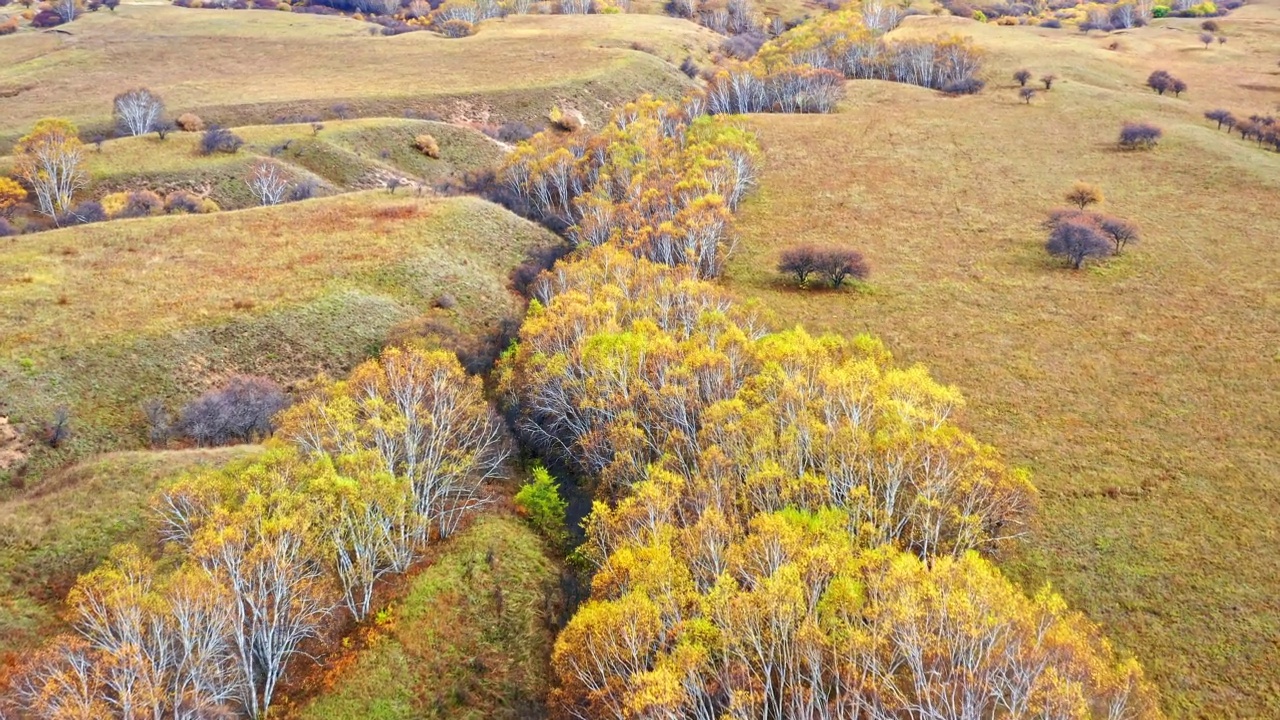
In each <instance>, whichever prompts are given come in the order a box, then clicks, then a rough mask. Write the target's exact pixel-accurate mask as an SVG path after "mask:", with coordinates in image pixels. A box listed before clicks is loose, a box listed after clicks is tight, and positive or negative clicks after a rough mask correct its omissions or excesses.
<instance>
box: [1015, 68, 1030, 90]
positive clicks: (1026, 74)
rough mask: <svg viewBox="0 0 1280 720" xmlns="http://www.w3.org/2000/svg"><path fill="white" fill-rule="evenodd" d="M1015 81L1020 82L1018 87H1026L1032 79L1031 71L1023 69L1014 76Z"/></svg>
mask: <svg viewBox="0 0 1280 720" xmlns="http://www.w3.org/2000/svg"><path fill="white" fill-rule="evenodd" d="M1013 79H1014V80H1016V81H1017V82H1018V87H1026V86H1027V81H1029V80H1030V79H1031V71H1030V70H1027V69H1026V68H1023V69H1022V70H1018V71H1017V72H1015V73H1014V74H1013Z"/></svg>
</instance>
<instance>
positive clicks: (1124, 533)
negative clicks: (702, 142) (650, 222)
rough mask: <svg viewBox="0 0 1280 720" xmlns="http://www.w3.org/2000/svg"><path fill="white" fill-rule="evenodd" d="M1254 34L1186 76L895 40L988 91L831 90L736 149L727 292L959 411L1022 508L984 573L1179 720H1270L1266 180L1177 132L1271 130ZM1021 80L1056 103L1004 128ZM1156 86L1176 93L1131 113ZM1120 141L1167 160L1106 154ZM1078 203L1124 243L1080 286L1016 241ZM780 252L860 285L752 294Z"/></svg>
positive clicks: (1274, 232)
mask: <svg viewBox="0 0 1280 720" xmlns="http://www.w3.org/2000/svg"><path fill="white" fill-rule="evenodd" d="M1278 21H1280V12H1278V11H1277V8H1276V4H1275V3H1274V2H1270V3H1268V4H1266V5H1264V6H1256V7H1255V6H1249V7H1246V8H1243V9H1242V10H1240V11H1238V12H1236V13H1233V14H1232V15H1230V16H1229V17H1228V18H1226V19H1225V20H1223V21H1222V25H1223V27H1224V28H1225V30H1224V31H1225V32H1226V33H1227V34H1228V35H1229V36H1230V37H1231V41H1230V42H1229V43H1228V44H1227V45H1226V46H1225V47H1223V48H1218V47H1215V48H1214V49H1212V50H1210V51H1208V52H1202V50H1203V46H1200V48H1201V50H1195V48H1194V45H1195V34H1194V32H1193V31H1192V30H1190V29H1188V28H1189V27H1194V26H1195V24H1193V21H1190V20H1179V21H1169V22H1162V23H1158V24H1157V26H1155V27H1150V28H1147V29H1144V30H1140V31H1135V32H1130V33H1121V34H1115V35H1112V36H1108V37H1106V38H1103V37H1083V36H1081V35H1079V34H1070V35H1068V34H1066V33H1064V32H1062V31H1050V30H1042V29H1036V28H1020V27H996V26H992V25H981V24H977V23H973V22H969V21H961V20H957V19H930V18H920V19H911V20H910V21H908V23H907V24H906V25H905V26H904V28H903V29H902V30H900V31H899V32H900V33H903V34H908V33H926V34H927V33H932V32H936V31H937V30H938V29H940V28H946V29H949V30H958V31H961V32H964V33H968V34H971V35H973V36H974V37H975V39H976V41H977V43H978V44H979V45H980V46H981V47H983V48H985V49H987V50H988V53H989V60H988V67H987V71H988V77H989V78H990V82H989V85H988V88H987V90H985V91H984V92H983V93H982V94H980V95H977V96H972V97H964V98H950V97H945V96H943V95H940V94H937V93H932V92H929V91H926V90H923V89H920V88H915V87H906V86H899V85H891V84H887V83H879V82H852V83H849V85H848V95H849V97H848V100H847V101H846V102H845V103H844V105H843V106H842V108H841V110H840V112H839V113H838V114H834V115H829V116H802V117H801V116H758V117H753V118H751V120H750V123H749V124H750V125H751V127H753V128H754V129H756V130H757V131H759V133H760V134H761V142H762V144H763V145H764V147H765V151H766V162H767V164H766V167H765V170H764V174H763V178H762V182H761V187H760V189H759V191H758V192H757V193H756V194H755V195H754V196H753V197H752V198H751V199H750V200H749V201H748V202H747V204H746V207H745V209H744V211H743V213H742V216H741V222H740V229H741V231H742V233H743V235H744V237H743V242H742V244H741V246H740V252H739V254H738V256H737V257H736V259H735V260H734V262H733V265H732V267H731V270H730V273H729V284H730V285H731V286H732V287H733V288H734V289H735V290H736V291H738V292H739V293H740V294H742V295H746V296H750V297H754V298H759V299H760V300H762V301H763V302H764V304H766V305H767V306H769V307H770V308H773V309H775V310H776V311H777V312H778V313H779V314H780V315H781V316H782V317H783V318H785V319H786V320H787V321H791V322H803V323H804V324H805V325H806V326H808V327H810V328H815V329H822V330H831V331H836V332H840V333H856V332H861V331H869V332H873V333H875V334H877V335H879V336H881V337H882V338H884V339H885V340H886V341H887V343H888V345H889V347H890V348H892V349H893V350H894V352H895V354H896V355H898V356H899V357H902V358H903V359H905V360H908V361H919V362H923V363H926V364H927V365H928V366H929V367H930V368H931V369H932V371H933V372H934V373H935V374H937V375H938V376H939V377H941V378H943V379H944V380H946V381H947V382H950V383H954V384H956V385H958V386H959V387H960V388H961V389H962V390H963V391H964V393H965V394H966V396H967V397H968V399H969V406H968V409H967V411H966V414H967V418H966V420H965V421H966V423H967V424H968V425H970V426H971V427H973V428H974V429H975V431H976V432H977V434H978V435H979V436H980V437H982V438H983V439H984V440H987V441H989V442H993V443H994V444H995V445H996V446H998V447H1000V448H1001V449H1002V450H1003V451H1005V452H1006V453H1007V454H1008V455H1009V456H1010V457H1011V459H1012V460H1013V461H1015V462H1017V463H1019V464H1022V465H1026V466H1028V467H1030V468H1031V469H1032V471H1033V473H1034V479H1035V482H1036V484H1037V485H1038V486H1039V487H1040V488H1041V489H1042V491H1043V493H1044V510H1043V513H1042V528H1041V530H1040V532H1039V533H1038V534H1037V535H1036V536H1035V538H1034V539H1033V540H1032V541H1031V543H1030V545H1029V546H1027V547H1026V548H1025V549H1024V551H1022V552H1021V553H1020V554H1019V555H1018V556H1017V557H1014V558H1011V559H1010V560H1011V562H1008V563H1006V567H1007V568H1009V569H1010V571H1011V572H1012V573H1013V574H1014V575H1015V576H1017V577H1018V578H1020V579H1021V580H1022V581H1023V582H1024V583H1025V584H1026V585H1028V586H1032V587H1034V586H1037V585H1039V584H1041V583H1043V582H1046V581H1048V582H1051V583H1052V584H1053V585H1054V586H1055V588H1056V589H1057V590H1059V591H1060V592H1062V593H1063V594H1064V595H1065V596H1066V597H1067V599H1068V601H1069V602H1070V603H1071V604H1072V605H1073V606H1075V607H1079V608H1081V609H1082V610H1085V611H1086V612H1087V613H1088V614H1089V615H1090V616H1092V617H1093V618H1094V619H1096V620H1098V621H1099V622H1101V623H1102V624H1103V625H1104V627H1105V629H1106V633H1107V635H1108V636H1110V637H1111V638H1113V639H1115V640H1116V641H1117V643H1118V644H1119V645H1120V646H1122V647H1123V648H1124V649H1125V650H1128V651H1132V652H1133V653H1135V654H1136V655H1137V656H1138V657H1139V658H1140V659H1141V660H1142V662H1143V663H1144V665H1145V667H1146V668H1147V671H1148V674H1149V676H1150V677H1152V678H1153V679H1154V680H1155V681H1156V682H1157V683H1158V684H1159V686H1160V690H1161V692H1162V695H1163V701H1164V703H1165V705H1166V708H1167V709H1168V710H1169V711H1170V712H1171V713H1172V714H1173V715H1174V716H1177V717H1250V718H1257V717H1272V716H1277V715H1280V665H1277V664H1276V663H1275V662H1274V659H1275V651H1276V646H1275V638H1276V637H1280V574H1277V573H1276V572H1275V541H1276V538H1277V537H1280V500H1277V498H1280V470H1278V465H1277V462H1276V448H1278V447H1280V434H1278V433H1280V355H1278V354H1277V353H1278V352H1280V323H1277V317H1280V259H1278V256H1277V254H1276V252H1275V241H1276V238H1280V212H1276V210H1275V209H1276V208H1277V207H1280V154H1277V153H1274V152H1268V151H1266V150H1263V149H1259V148H1258V147H1257V146H1256V144H1255V143H1246V142H1244V141H1242V140H1241V139H1240V138H1239V137H1238V136H1235V135H1232V136H1228V135H1227V134H1226V133H1225V132H1222V131H1218V130H1216V129H1215V128H1214V125H1213V124H1212V123H1211V122H1207V121H1205V120H1204V119H1203V117H1202V113H1203V111H1205V110H1208V109H1212V108H1213V107H1218V106H1222V107H1227V108H1228V109H1231V110H1234V111H1236V112H1237V113H1238V114H1239V113H1241V112H1243V113H1245V114H1246V115H1247V114H1248V113H1249V112H1261V111H1265V110H1266V109H1267V108H1268V107H1270V106H1271V105H1273V104H1274V102H1275V100H1276V98H1277V95H1275V93H1274V91H1273V90H1269V89H1268V88H1275V87H1280V80H1278V79H1277V75H1276V70H1277V68H1276V67H1275V60H1276V58H1275V57H1274V53H1272V54H1267V53H1266V52H1265V50H1266V49H1267V48H1270V49H1274V48H1276V47H1280V22H1278ZM1111 42H1119V44H1120V49H1118V50H1109V49H1107V46H1108V45H1110V43H1111ZM1024 66H1025V67H1028V68H1030V69H1032V70H1033V71H1034V72H1035V73H1036V76H1037V77H1039V75H1040V74H1043V73H1049V72H1052V73H1056V74H1057V75H1059V76H1060V78H1061V80H1060V81H1059V82H1058V84H1055V85H1054V87H1053V90H1052V91H1051V92H1041V93H1040V94H1039V95H1038V96H1037V97H1036V98H1035V99H1034V100H1033V101H1032V103H1031V105H1029V106H1028V105H1025V104H1023V103H1022V102H1021V101H1020V100H1019V98H1018V95H1017V89H1016V85H1015V84H1014V83H1012V81H1011V80H1008V79H1007V78H1009V76H1010V75H1011V74H1012V72H1013V71H1014V70H1015V69H1017V68H1019V67H1024ZM1160 68H1163V69H1167V70H1168V71H1169V72H1171V73H1173V74H1174V75H1175V76H1178V77H1182V78H1184V79H1185V80H1186V81H1187V82H1188V84H1189V85H1190V91H1189V92H1188V93H1185V94H1183V96H1182V97H1181V98H1175V97H1171V96H1165V97H1160V96H1158V95H1156V94H1155V93H1154V92H1151V91H1150V90H1148V89H1146V88H1145V87H1143V84H1144V82H1145V79H1146V77H1147V75H1148V74H1149V73H1150V72H1151V71H1152V70H1155V69H1160ZM1250 88H1255V89H1250ZM1125 120H1148V121H1152V122H1155V123H1156V124H1158V125H1160V126H1162V127H1163V128H1164V130H1165V140H1164V141H1163V142H1162V143H1161V145H1160V146H1159V148H1158V149H1156V150H1154V151H1151V152H1124V151H1121V150H1119V149H1118V148H1117V147H1116V138H1117V135H1118V132H1119V129H1120V125H1121V123H1122V122H1123V121H1125ZM1076 180H1085V181H1089V182H1093V183H1097V184H1099V185H1100V186H1101V187H1102V188H1103V190H1104V191H1105V193H1106V196H1107V201H1106V202H1105V203H1104V205H1103V207H1102V209H1103V210H1104V211H1106V212H1109V213H1113V214H1116V215H1119V216H1122V217H1127V218H1130V219H1132V220H1134V221H1136V222H1137V223H1138V224H1140V225H1141V227H1142V228H1143V231H1144V233H1143V241H1142V242H1141V243H1140V244H1139V245H1137V246H1136V247H1133V248H1132V249H1130V250H1127V251H1126V252H1125V254H1124V255H1123V256H1121V257H1118V258H1114V259H1111V260H1109V261H1106V262H1105V263H1102V264H1099V265H1097V266H1095V267H1092V268H1090V269H1087V270H1085V271H1082V272H1072V271H1070V270H1068V269H1065V268H1064V267H1063V266H1062V264H1061V262H1060V261H1057V260H1052V259H1050V258H1049V257H1048V256H1047V255H1046V254H1045V253H1044V250H1043V242H1044V231H1043V230H1042V229H1041V227H1040V225H1039V223H1040V222H1041V221H1042V220H1043V219H1044V217H1045V214H1046V212H1047V211H1048V210H1049V209H1051V208H1053V207H1057V206H1060V205H1062V204H1063V200H1062V195H1063V194H1064V193H1065V191H1066V190H1067V189H1068V188H1069V187H1070V186H1071V184H1072V183H1073V182H1074V181H1076ZM802 240H803V241H814V242H818V243H832V244H840V245H847V246H851V247H854V248H856V249H859V250H861V251H862V252H863V253H864V254H865V256H866V257H867V259H868V260H869V263H870V266H871V269H872V276H871V278H870V283H869V285H868V286H866V287H863V288H860V289H859V290H857V291H845V292H840V293H831V292H824V291H798V290H795V289H792V288H791V287H790V286H789V285H788V284H787V283H785V282H784V280H783V278H782V277H781V276H780V275H779V274H778V273H776V272H775V271H774V269H773V267H774V264H775V263H776V262H777V257H778V253H779V252H780V251H781V250H782V249H783V248H786V247H788V246H790V245H792V244H796V243H798V242H800V241H802Z"/></svg>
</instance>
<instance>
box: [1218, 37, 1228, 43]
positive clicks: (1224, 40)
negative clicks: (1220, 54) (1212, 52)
mask: <svg viewBox="0 0 1280 720" xmlns="http://www.w3.org/2000/svg"><path fill="white" fill-rule="evenodd" d="M1218 44H1219V45H1226V44H1227V36H1226V35H1219V36H1218Z"/></svg>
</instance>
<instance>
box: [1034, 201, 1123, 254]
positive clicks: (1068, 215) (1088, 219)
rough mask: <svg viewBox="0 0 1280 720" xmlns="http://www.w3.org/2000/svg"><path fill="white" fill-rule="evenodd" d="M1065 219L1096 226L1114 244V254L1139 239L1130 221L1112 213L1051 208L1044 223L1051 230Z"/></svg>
mask: <svg viewBox="0 0 1280 720" xmlns="http://www.w3.org/2000/svg"><path fill="white" fill-rule="evenodd" d="M1067 220H1074V221H1078V222H1082V223H1085V224H1089V225H1093V226H1094V227H1096V228H1097V229H1098V230H1099V231H1100V232H1101V233H1102V234H1103V235H1104V236H1105V237H1106V238H1107V239H1108V241H1109V242H1111V243H1112V244H1113V245H1114V251H1115V254H1116V255H1119V254H1120V253H1121V252H1123V251H1124V249H1125V247H1127V246H1128V245H1130V244H1132V243H1136V242H1138V240H1139V239H1141V232H1140V231H1139V229H1138V226H1137V225H1136V224H1135V223H1133V222H1132V221H1129V220H1125V219H1124V218H1119V217H1115V216H1114V215H1104V214H1102V213H1095V212H1086V211H1083V210H1077V209H1076V208H1059V209H1056V210H1051V211H1050V212H1049V217H1048V218H1047V219H1046V220H1045V223H1044V225H1045V227H1046V228H1047V229H1049V230H1053V228H1054V227H1056V226H1057V225H1058V224H1060V223H1062V222H1065V221H1067Z"/></svg>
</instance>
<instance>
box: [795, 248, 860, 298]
mask: <svg viewBox="0 0 1280 720" xmlns="http://www.w3.org/2000/svg"><path fill="white" fill-rule="evenodd" d="M778 272H783V273H787V274H789V275H794V276H795V278H796V282H797V283H799V284H801V285H804V284H805V282H806V281H807V280H808V278H809V276H810V275H814V274H817V275H821V276H822V277H823V278H825V279H826V281H827V282H828V283H829V284H830V285H831V287H833V288H838V287H840V286H841V285H843V284H844V281H845V279H846V278H848V277H851V276H852V277H854V278H857V279H859V280H865V279H866V278H867V275H868V274H869V273H870V269H869V268H868V267H867V262H866V260H865V259H863V257H862V254H861V253H859V252H858V251H857V250H852V249H849V248H833V247H819V246H816V245H801V246H799V247H794V248H788V249H787V250H785V251H783V253H782V256H781V258H780V259H779V261H778Z"/></svg>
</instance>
